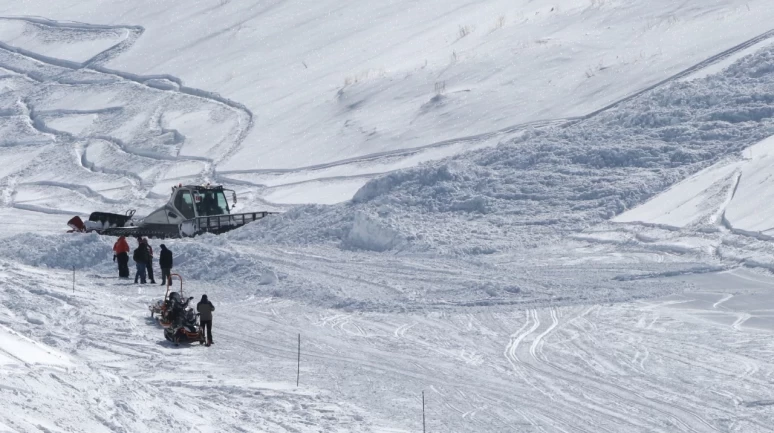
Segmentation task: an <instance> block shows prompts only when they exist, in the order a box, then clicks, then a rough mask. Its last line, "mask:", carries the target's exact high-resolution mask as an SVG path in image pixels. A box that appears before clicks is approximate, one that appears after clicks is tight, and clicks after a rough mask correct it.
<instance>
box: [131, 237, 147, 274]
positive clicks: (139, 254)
mask: <svg viewBox="0 0 774 433" xmlns="http://www.w3.org/2000/svg"><path fill="white" fill-rule="evenodd" d="M132 258H133V259H134V263H135V265H136V266H137V273H136V274H134V284H137V279H138V278H139V279H140V281H141V282H142V284H145V283H146V282H147V281H145V271H147V270H148V259H149V258H150V256H149V255H148V245H147V244H145V243H143V242H140V244H139V245H137V248H135V250H134V255H133V256H132Z"/></svg>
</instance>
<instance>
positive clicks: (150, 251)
mask: <svg viewBox="0 0 774 433" xmlns="http://www.w3.org/2000/svg"><path fill="white" fill-rule="evenodd" d="M142 242H143V243H144V244H145V247H146V248H148V261H147V262H146V265H147V266H148V279H149V280H150V282H151V284H156V281H155V280H154V279H153V248H152V247H151V246H150V242H148V238H142Z"/></svg>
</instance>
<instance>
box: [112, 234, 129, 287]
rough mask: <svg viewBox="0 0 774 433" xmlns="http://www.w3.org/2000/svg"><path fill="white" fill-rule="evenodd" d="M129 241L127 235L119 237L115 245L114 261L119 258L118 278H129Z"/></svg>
mask: <svg viewBox="0 0 774 433" xmlns="http://www.w3.org/2000/svg"><path fill="white" fill-rule="evenodd" d="M129 251H131V248H129V243H128V242H126V236H121V237H120V238H118V240H117V241H116V243H115V244H114V245H113V261H114V262H115V261H116V260H118V278H129Z"/></svg>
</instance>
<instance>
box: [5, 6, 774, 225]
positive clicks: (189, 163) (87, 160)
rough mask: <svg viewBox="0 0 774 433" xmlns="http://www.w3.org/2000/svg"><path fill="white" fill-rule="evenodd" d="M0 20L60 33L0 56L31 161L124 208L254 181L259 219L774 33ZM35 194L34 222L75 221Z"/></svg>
mask: <svg viewBox="0 0 774 433" xmlns="http://www.w3.org/2000/svg"><path fill="white" fill-rule="evenodd" d="M0 16H5V17H20V16H35V17H40V16H42V17H47V18H50V19H53V20H58V21H56V22H51V21H45V20H42V19H37V18H35V19H3V21H2V22H3V25H2V33H0V42H3V43H4V44H7V45H4V47H5V48H6V49H7V48H11V47H15V48H18V49H21V50H22V51H19V54H18V55H10V54H9V53H8V52H7V50H4V53H3V55H4V58H3V59H2V60H0V67H3V68H4V69H5V70H6V71H8V73H6V75H8V76H7V77H5V78H4V79H3V84H2V85H3V88H6V89H8V90H11V93H8V92H7V91H6V92H4V93H5V95H4V98H3V99H4V100H5V101H4V102H3V104H4V106H6V107H7V108H5V109H6V110H10V109H13V110H14V111H13V112H14V113H16V115H18V116H21V117H19V118H18V119H17V120H16V121H15V123H14V124H15V125H16V126H15V128H17V129H18V128H21V129H19V131H23V132H24V135H25V137H24V139H23V140H22V139H21V138H20V137H17V138H15V139H14V140H16V142H17V143H18V142H19V140H21V141H22V142H23V143H24V144H25V146H24V148H23V149H18V150H20V151H28V152H33V151H34V150H33V149H32V144H33V143H35V144H36V146H35V147H36V150H40V147H41V146H42V145H43V144H45V143H51V142H53V141H56V142H62V141H65V142H70V144H69V145H68V146H67V148H70V149H71V150H70V151H74V152H75V153H76V155H77V158H78V159H80V160H81V161H82V162H83V164H76V165H74V166H71V167H62V168H61V169H60V170H58V172H63V173H71V174H69V177H71V178H79V180H77V181H76V182H75V184H78V185H85V186H87V187H89V188H92V190H93V191H96V192H98V193H100V194H101V192H102V191H110V193H108V194H107V198H110V199H116V200H120V204H124V206H125V207H129V203H126V202H132V201H134V200H136V199H139V198H146V197H150V198H157V196H156V195H155V194H158V193H159V191H167V190H168V187H169V184H171V183H174V182H176V181H179V180H181V179H194V180H197V181H201V180H215V181H221V182H222V181H226V182H232V183H235V184H238V185H241V188H242V189H244V190H245V191H246V192H248V191H249V192H248V193H249V194H250V195H251V197H254V198H253V199H252V200H251V201H250V202H248V203H250V204H252V205H253V206H258V205H260V204H261V202H260V201H258V200H257V198H258V197H265V198H267V199H268V200H270V201H274V202H277V203H304V202H320V203H332V202H338V201H343V200H346V199H348V198H350V197H351V195H352V194H353V193H354V192H355V191H356V190H357V188H359V186H361V185H362V184H363V183H365V182H366V181H367V180H368V178H370V177H373V176H374V174H378V173H384V172H386V171H391V170H394V169H396V168H401V167H407V166H412V165H415V164H417V163H419V162H421V161H425V160H431V159H438V158H441V157H444V156H448V155H451V154H455V153H458V152H460V151H462V150H465V149H470V148H475V147H480V146H491V145H494V144H496V143H497V142H498V141H500V140H503V139H505V138H507V137H508V135H509V134H510V133H512V132H518V131H519V130H521V129H523V128H521V127H519V126H518V125H520V124H523V123H525V122H531V121H536V120H546V119H548V120H550V119H557V118H565V117H570V116H578V115H584V114H587V113H589V112H591V111H594V110H596V109H598V108H601V107H603V106H605V105H607V104H609V103H611V102H613V101H616V100H618V99H620V98H623V97H625V96H627V95H629V94H631V93H633V92H635V91H637V90H640V89H642V88H645V87H647V86H648V85H651V84H654V83H656V82H659V81H660V80H662V79H665V78H667V77H669V76H670V75H672V74H675V73H677V72H678V71H681V70H683V69H685V68H687V67H689V66H691V65H693V64H696V63H698V62H700V61H703V60H705V59H706V58H708V57H710V56H712V55H714V54H716V53H719V52H721V51H723V50H725V49H727V48H731V47H733V46H735V45H736V44H738V43H741V42H743V41H745V40H748V39H750V38H753V37H755V36H757V35H760V34H763V33H764V32H766V31H768V30H770V28H769V27H768V23H769V22H771V18H774V6H772V5H771V4H770V2H768V1H765V0H757V1H742V0H737V1H729V0H722V1H721V0H712V1H709V2H706V1H705V2H701V3H695V2H687V3H682V4H675V3H674V2H671V1H667V0H660V1H657V2H647V3H643V2H620V1H603V2H602V1H600V2H596V1H595V2H589V1H587V0H582V1H581V0H562V1H558V2H548V1H538V2H534V1H520V2H516V3H514V2H512V1H505V0H488V1H486V2H464V1H433V2H429V1H425V2H422V3H416V2H409V1H398V2H392V3H390V4H389V5H384V4H382V2H373V1H368V2H358V3H356V4H351V3H346V4H341V2H337V1H332V0H329V1H313V2H311V1H294V2H279V1H269V2H260V3H255V2H251V1H221V0H211V1H201V2H196V3H193V4H185V5H184V6H183V5H182V4H179V3H173V4H170V3H168V2H164V3H159V2H150V1H147V2H145V1H139V2H123V1H106V0H90V1H83V2H78V3H76V4H64V3H61V2H25V3H8V4H2V5H0ZM67 20H72V21H76V22H78V23H88V24H74V23H67ZM32 59H37V60H32ZM38 61H43V62H44V63H43V64H40V63H38ZM83 66H85V68H81V67H83ZM73 67H75V68H80V69H77V72H72V71H70V70H69V69H70V68H73ZM9 73H10V75H9ZM20 77H27V78H28V79H29V80H31V81H26V82H24V83H20V82H18V80H19V79H20ZM54 77H57V78H54ZM65 77H66V78H65ZM41 80H42V82H43V83H45V84H42V85H41V84H40V82H41ZM76 83H77V84H76ZM218 95H222V97H220V96H218ZM20 103H23V104H22V105H20ZM28 116H31V117H29V118H28V119H26V120H25V118H27V117H28ZM4 123H5V122H4ZM29 123H31V124H32V126H34V127H35V128H36V129H29V128H30V125H27V126H25V124H29ZM496 131H500V132H496ZM504 131H505V132H504ZM4 135H5V134H4ZM17 147H18V146H17ZM57 148H58V149H59V153H57V158H59V159H60V160H66V159H68V157H67V155H72V154H71V153H69V152H67V151H66V149H63V148H62V146H57ZM72 148H74V150H73V149H72ZM70 159H71V158H70ZM80 165H83V166H84V167H81V166H80ZM106 167H112V168H106ZM117 167H120V171H119V173H112V172H111V170H112V171H115V170H117ZM14 168H16V167H14ZM84 168H86V169H91V171H96V172H98V173H104V175H101V176H94V175H91V174H89V173H87V172H84ZM17 170H18V168H16V170H14V171H17ZM288 170H290V171H288ZM22 174H23V175H22V176H19V177H21V178H22V179H20V181H21V182H26V179H24V178H26V177H28V176H29V170H25V172H24V173H22ZM111 174H112V175H115V174H119V175H122V176H121V178H127V179H131V178H134V180H135V182H134V184H132V185H128V184H125V183H123V184H122V183H121V181H120V180H117V179H115V176H111ZM126 175H130V176H126ZM37 177H41V178H43V180H45V181H53V182H63V181H64V182H65V183H68V184H72V183H73V179H65V180H61V179H49V178H50V177H54V176H50V175H49V173H46V174H44V175H42V176H37ZM80 178H82V179H80ZM33 182H37V183H36V184H35V185H33V186H32V187H31V189H32V191H27V190H29V189H30V187H29V186H27V187H25V188H23V189H22V190H21V191H19V193H20V197H19V201H20V202H22V205H23V207H26V208H30V207H31V206H34V207H35V208H36V209H56V210H62V211H68V212H71V211H73V210H79V209H77V208H74V207H73V205H70V207H65V206H63V205H62V204H57V202H61V201H58V200H57V201H51V200H49V201H45V200H42V201H41V200H40V198H41V197H43V196H49V197H50V196H59V195H61V194H63V193H64V192H63V191H61V189H58V188H57V186H55V185H51V184H48V185H41V184H40V180H38V179H35V180H34V181H33ZM157 185H158V188H156V186H157ZM28 192H29V194H28ZM149 193H150V195H149ZM87 195H88V196H89V197H88V198H89V199H94V198H95V195H94V194H90V195H89V194H87ZM27 198H30V200H27ZM75 198H76V197H73V198H72V199H71V200H66V201H65V202H68V203H69V202H72V201H74V199H75ZM97 198H100V199H101V197H97ZM100 201H102V203H99V202H100ZM98 204H101V205H103V206H105V205H111V204H115V203H112V202H110V201H109V200H98V201H97V202H91V203H88V205H87V206H85V207H89V208H91V207H93V206H96V205H98ZM138 206H140V204H139V203H136V202H134V203H131V207H138ZM117 207H118V206H117Z"/></svg>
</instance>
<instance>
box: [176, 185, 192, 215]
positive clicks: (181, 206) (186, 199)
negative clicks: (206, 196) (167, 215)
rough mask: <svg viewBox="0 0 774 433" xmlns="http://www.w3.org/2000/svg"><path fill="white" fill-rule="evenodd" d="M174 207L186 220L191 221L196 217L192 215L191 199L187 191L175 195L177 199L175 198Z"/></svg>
mask: <svg viewBox="0 0 774 433" xmlns="http://www.w3.org/2000/svg"><path fill="white" fill-rule="evenodd" d="M175 207H176V208H177V210H178V211H180V213H182V214H183V217H184V218H186V219H191V218H193V217H195V216H196V214H195V213H194V204H193V198H192V197H191V193H190V192H189V191H179V192H178V193H177V197H175Z"/></svg>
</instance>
